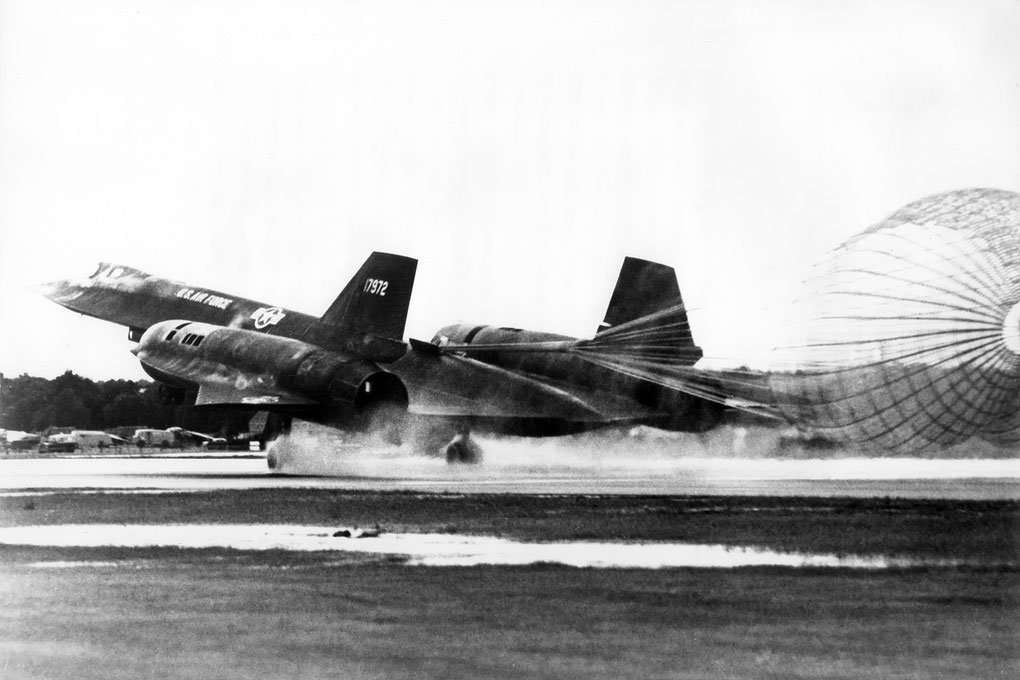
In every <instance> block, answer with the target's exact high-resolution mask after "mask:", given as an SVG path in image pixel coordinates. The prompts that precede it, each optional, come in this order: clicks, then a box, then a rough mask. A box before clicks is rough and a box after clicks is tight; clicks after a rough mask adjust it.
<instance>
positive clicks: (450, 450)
mask: <svg viewBox="0 0 1020 680" xmlns="http://www.w3.org/2000/svg"><path fill="white" fill-rule="evenodd" d="M445 452H446V462H447V463H449V464H450V465H456V464H465V465H477V464H478V463H481V462H482V447H480V446H479V445H478V444H477V443H476V442H475V440H474V439H472V438H471V435H470V434H468V433H466V432H462V433H458V434H457V436H456V437H454V438H453V441H451V442H450V443H449V444H447V445H446V449H445Z"/></svg>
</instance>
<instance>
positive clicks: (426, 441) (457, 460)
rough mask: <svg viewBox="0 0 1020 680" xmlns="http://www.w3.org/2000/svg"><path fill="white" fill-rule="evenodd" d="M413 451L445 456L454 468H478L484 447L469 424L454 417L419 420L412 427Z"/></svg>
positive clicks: (427, 454)
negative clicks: (474, 436)
mask: <svg viewBox="0 0 1020 680" xmlns="http://www.w3.org/2000/svg"><path fill="white" fill-rule="evenodd" d="M409 430H410V441H411V448H412V449H413V450H414V451H415V452H416V453H420V454H422V455H426V456H433V457H434V456H443V457H445V458H446V462H447V463H449V464H451V465H477V464H479V463H481V462H482V447H481V446H479V445H478V442H476V441H475V440H474V439H473V438H472V437H471V429H470V427H469V426H468V424H467V423H465V422H463V421H457V420H453V419H450V418H418V419H415V422H413V423H412V424H411V427H410V428H409Z"/></svg>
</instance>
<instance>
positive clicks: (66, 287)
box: [30, 279, 81, 302]
mask: <svg viewBox="0 0 1020 680" xmlns="http://www.w3.org/2000/svg"><path fill="white" fill-rule="evenodd" d="M30 289H31V290H32V291H33V292H36V293H38V294H39V295H42V296H43V297H45V298H49V299H50V300H53V301H54V302H65V301H67V300H73V299H74V298H76V297H79V296H80V295H81V287H80V286H79V285H78V284H76V283H75V282H73V281H71V279H60V280H59V281H48V282H46V283H37V284H35V285H34V286H30Z"/></svg>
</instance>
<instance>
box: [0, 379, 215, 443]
mask: <svg viewBox="0 0 1020 680" xmlns="http://www.w3.org/2000/svg"><path fill="white" fill-rule="evenodd" d="M0 409H2V411H0V428H3V429H7V430H23V431H26V432H42V431H44V430H46V429H47V428H50V427H74V428H77V429H82V430H109V429H113V428H115V427H122V426H128V425H137V426H144V427H153V428H166V427H170V426H173V425H177V426H180V427H183V428H185V429H189V430H198V431H200V432H219V431H221V430H224V429H225V428H226V426H227V422H226V414H225V413H224V412H223V411H222V410H219V409H213V410H205V409H195V408H193V407H189V406H181V405H174V404H172V403H169V402H168V401H167V400H165V399H164V398H163V396H162V395H161V392H160V389H159V385H158V384H156V383H154V382H151V381H148V380H100V381H94V380H89V379H88V378H83V377H82V376H80V375H76V374H74V373H72V372H70V371H68V372H67V373H64V374H63V375H61V376H58V377H56V378H54V379H53V380H47V379H46V378H36V377H33V376H29V375H21V376H18V377H16V378H9V377H4V378H2V384H0Z"/></svg>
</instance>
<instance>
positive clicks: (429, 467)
mask: <svg viewBox="0 0 1020 680" xmlns="http://www.w3.org/2000/svg"><path fill="white" fill-rule="evenodd" d="M292 472H297V474H288V475H280V474H274V473H272V472H271V471H270V470H269V469H268V466H267V464H266V460H265V458H264V457H261V456H259V457H240V458H239V457H231V458H218V457H200V456H188V455H182V456H177V457H148V458H130V457H93V458H45V459H0V495H13V494H21V493H26V492H39V491H52V490H74V491H93V492H101V491H137V492H162V491H211V490H217V489H253V488H316V489H323V488H325V489H339V490H356V489H360V490H376V491H397V490H401V491H421V492H454V493H523V494H653V495H678V494H679V495H758V496H819V497H858V498H871V497H885V496H889V497H900V498H952V499H1020V460H1015V459H1009V460H984V459H981V460H919V459H831V460H826V459H808V460H776V459H768V460H765V459H742V458H681V459H673V460H670V461H662V460H659V459H651V460H644V461H641V460H638V461H636V462H634V461H632V462H631V464H628V465H624V464H618V465H608V466H607V465H603V464H599V463H597V462H594V463H589V464H587V465H586V464H583V461H573V462H569V461H568V462H563V461H560V462H557V463H545V464H540V463H539V462H536V461H523V462H522V461H516V462H515V461H508V460H502V461H501V460H493V461H486V463H485V464H483V465H481V466H478V467H449V466H447V465H446V464H445V462H443V461H440V460H434V459H425V458H414V457H410V456H394V455H381V456H378V457H373V456H371V455H360V456H357V457H353V458H346V459H338V460H337V461H336V462H335V464H333V465H329V466H325V465H323V464H321V463H319V464H316V465H309V466H306V468H305V469H303V470H302V469H300V468H298V469H297V470H293V471H292Z"/></svg>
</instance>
